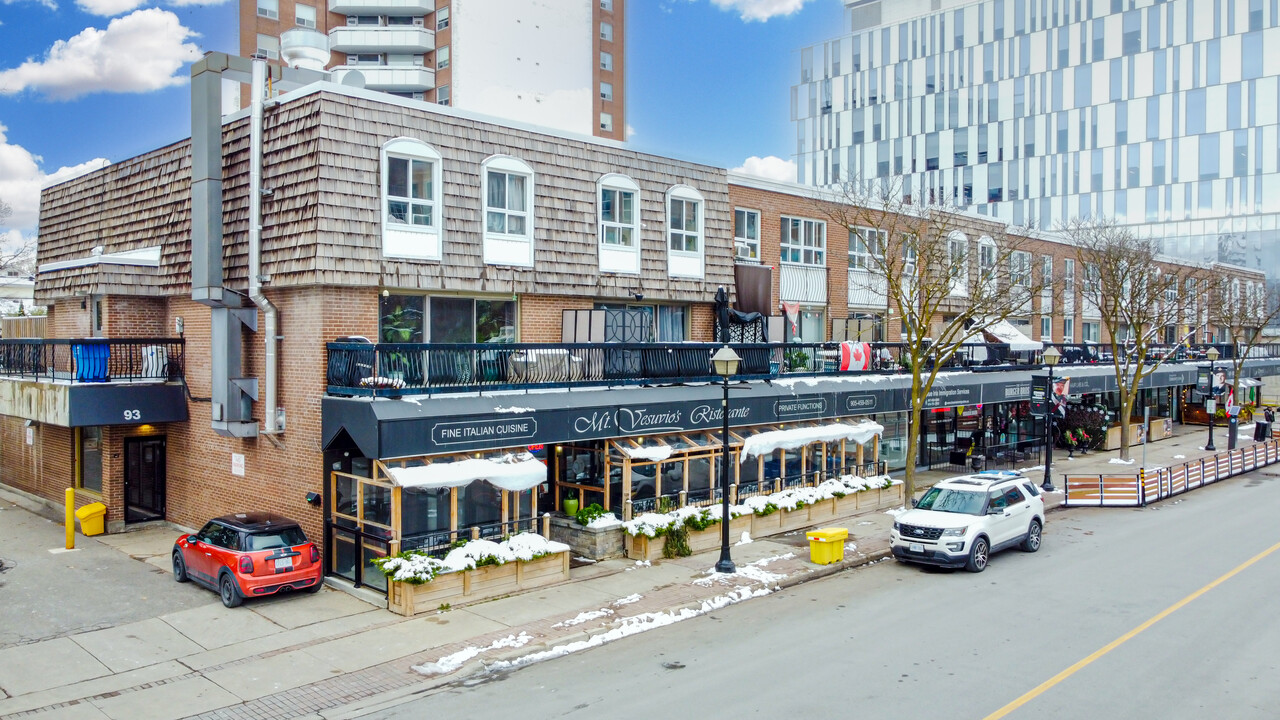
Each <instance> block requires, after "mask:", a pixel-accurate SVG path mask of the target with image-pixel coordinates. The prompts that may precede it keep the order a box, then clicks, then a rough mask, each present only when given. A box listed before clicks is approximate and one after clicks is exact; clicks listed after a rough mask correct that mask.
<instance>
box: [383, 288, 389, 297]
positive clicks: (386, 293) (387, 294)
mask: <svg viewBox="0 0 1280 720" xmlns="http://www.w3.org/2000/svg"><path fill="white" fill-rule="evenodd" d="M382 297H391V291H390V290H388V289H386V288H382Z"/></svg>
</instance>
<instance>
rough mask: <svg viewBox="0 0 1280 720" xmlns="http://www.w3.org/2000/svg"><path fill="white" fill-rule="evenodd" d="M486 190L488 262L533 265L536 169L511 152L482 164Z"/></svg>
mask: <svg viewBox="0 0 1280 720" xmlns="http://www.w3.org/2000/svg"><path fill="white" fill-rule="evenodd" d="M480 168H481V170H480V175H481V183H482V188H483V192H484V261H485V263H487V264H490V265H523V266H528V267H531V266H532V265H533V226H534V211H533V183H534V173H533V168H531V167H529V165H528V163H526V162H524V161H523V160H520V159H518V158H514V157H511V156H509V155H494V156H492V157H490V158H488V159H487V160H485V161H484V162H483V163H481V165H480Z"/></svg>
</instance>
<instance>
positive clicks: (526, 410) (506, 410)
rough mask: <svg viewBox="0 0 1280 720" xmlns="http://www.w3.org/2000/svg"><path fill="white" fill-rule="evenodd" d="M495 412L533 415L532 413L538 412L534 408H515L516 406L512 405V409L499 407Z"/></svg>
mask: <svg viewBox="0 0 1280 720" xmlns="http://www.w3.org/2000/svg"><path fill="white" fill-rule="evenodd" d="M493 411H494V412H496V413H531V412H536V411H535V410H534V408H531V407H517V406H515V405H512V406H511V407H497V408H494V409H493Z"/></svg>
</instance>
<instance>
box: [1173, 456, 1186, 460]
mask: <svg viewBox="0 0 1280 720" xmlns="http://www.w3.org/2000/svg"><path fill="white" fill-rule="evenodd" d="M1185 457H1186V455H1174V456H1173V459H1174V460H1182V459H1183V458H1185Z"/></svg>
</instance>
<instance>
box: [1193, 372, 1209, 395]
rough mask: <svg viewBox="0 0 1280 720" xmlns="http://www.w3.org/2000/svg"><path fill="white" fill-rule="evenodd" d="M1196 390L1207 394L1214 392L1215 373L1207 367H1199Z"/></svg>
mask: <svg viewBox="0 0 1280 720" xmlns="http://www.w3.org/2000/svg"><path fill="white" fill-rule="evenodd" d="M1196 392H1198V393H1200V394H1201V395H1205V396H1208V395H1211V394H1213V373H1211V372H1209V368H1207V367H1203V368H1197V371H1196Z"/></svg>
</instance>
